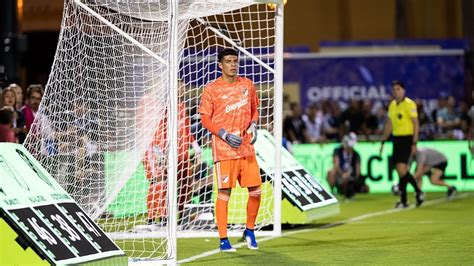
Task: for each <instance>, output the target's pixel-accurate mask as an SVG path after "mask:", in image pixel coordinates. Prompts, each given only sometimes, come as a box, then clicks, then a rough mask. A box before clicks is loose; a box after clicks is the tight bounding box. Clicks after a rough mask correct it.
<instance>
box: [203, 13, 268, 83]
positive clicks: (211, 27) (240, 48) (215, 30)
mask: <svg viewBox="0 0 474 266" xmlns="http://www.w3.org/2000/svg"><path fill="white" fill-rule="evenodd" d="M196 20H197V21H198V22H199V23H201V24H202V25H203V26H204V27H205V28H206V29H209V30H210V31H212V32H214V33H215V34H216V35H218V36H219V37H221V38H222V39H224V40H226V41H227V42H228V43H230V44H231V45H232V46H233V47H235V48H236V49H237V50H239V51H241V52H242V53H243V54H245V55H246V56H248V57H250V58H251V59H252V60H254V61H255V62H257V63H258V64H259V65H261V66H262V67H264V68H265V69H266V70H268V71H270V73H272V74H275V70H274V69H273V68H272V67H271V66H269V65H268V64H266V63H265V62H263V61H262V60H260V59H259V58H257V57H256V56H255V55H253V54H251V53H250V52H249V51H247V50H245V48H243V47H242V46H240V45H238V44H237V43H236V42H235V41H234V40H232V39H231V38H229V37H227V36H225V34H223V33H222V32H221V31H220V30H218V29H216V28H215V27H213V26H211V25H209V23H207V22H206V21H204V20H203V19H202V18H196Z"/></svg>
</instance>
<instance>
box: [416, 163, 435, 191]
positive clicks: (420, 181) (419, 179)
mask: <svg viewBox="0 0 474 266" xmlns="http://www.w3.org/2000/svg"><path fill="white" fill-rule="evenodd" d="M424 175H427V176H428V177H430V176H431V167H430V166H429V165H425V166H424V167H423V169H422V174H421V175H420V176H418V177H417V178H416V182H417V183H418V187H419V188H420V189H421V187H422V185H423V176H424Z"/></svg>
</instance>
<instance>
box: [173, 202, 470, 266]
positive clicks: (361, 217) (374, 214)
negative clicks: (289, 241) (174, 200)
mask: <svg viewBox="0 0 474 266" xmlns="http://www.w3.org/2000/svg"><path fill="white" fill-rule="evenodd" d="M473 195H474V194H472V193H459V194H458V195H455V196H454V197H453V198H451V199H446V198H439V199H434V200H430V201H425V202H423V205H422V207H419V208H423V207H424V206H431V205H437V204H441V203H445V202H450V201H453V200H458V199H464V198H467V197H471V196H473ZM415 208H418V207H415V206H414V205H411V206H410V207H408V208H401V209H388V210H383V211H377V212H371V213H366V214H363V215H359V216H356V217H353V218H349V219H346V220H342V221H338V222H334V223H330V224H326V225H323V226H320V227H316V228H309V229H301V230H294V231H290V232H286V233H283V234H281V235H280V236H270V237H265V238H261V239H259V240H258V242H259V243H261V242H266V241H269V240H272V239H275V238H279V237H284V236H290V235H294V234H300V233H306V232H312V231H317V230H322V229H327V228H331V227H336V226H340V225H344V224H350V223H355V222H358V221H361V220H365V219H368V218H372V217H377V216H383V215H386V214H392V213H396V212H401V211H406V210H411V209H415ZM246 245H247V243H245V242H242V243H238V244H236V245H232V246H233V247H234V248H241V247H244V246H246ZM220 252H221V251H220V249H214V250H210V251H207V252H204V253H201V254H198V255H195V256H192V257H189V258H186V259H182V260H179V261H177V263H178V264H183V263H187V262H192V261H195V260H198V259H202V258H205V257H209V256H212V255H215V254H218V253H220Z"/></svg>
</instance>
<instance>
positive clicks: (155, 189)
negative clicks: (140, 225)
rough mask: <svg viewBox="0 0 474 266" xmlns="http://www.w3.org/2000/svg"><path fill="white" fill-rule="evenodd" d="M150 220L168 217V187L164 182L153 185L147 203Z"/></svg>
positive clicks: (149, 190)
mask: <svg viewBox="0 0 474 266" xmlns="http://www.w3.org/2000/svg"><path fill="white" fill-rule="evenodd" d="M146 205H147V208H148V217H147V218H148V220H153V219H155V218H156V217H157V215H158V216H159V217H165V216H166V186H165V183H164V182H155V183H151V184H150V187H149V189H148V196H147V202H146Z"/></svg>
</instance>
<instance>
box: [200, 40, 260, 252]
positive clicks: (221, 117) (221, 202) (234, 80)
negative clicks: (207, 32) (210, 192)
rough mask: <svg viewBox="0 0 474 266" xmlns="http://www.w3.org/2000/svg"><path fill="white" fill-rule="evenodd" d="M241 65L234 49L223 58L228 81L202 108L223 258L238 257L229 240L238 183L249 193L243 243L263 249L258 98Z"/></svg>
mask: <svg viewBox="0 0 474 266" xmlns="http://www.w3.org/2000/svg"><path fill="white" fill-rule="evenodd" d="M238 62H239V58H238V53H237V51H236V50H234V49H230V48H227V49H224V50H222V51H221V52H220V53H219V54H218V66H219V68H220V69H221V71H222V75H221V76H220V77H219V78H217V79H216V80H214V81H213V82H211V83H209V84H208V85H207V86H206V87H205V89H204V91H203V93H202V96H201V105H200V107H199V112H200V114H201V122H202V124H203V126H204V127H206V128H207V129H208V130H209V131H211V132H212V133H213V135H212V154H213V160H214V174H215V175H216V177H217V183H218V189H219V190H218V194H217V201H216V216H217V217H216V218H217V228H218V231H219V237H220V246H219V247H220V249H221V251H223V252H235V251H236V250H235V249H234V248H233V247H232V245H231V244H230V242H229V240H228V238H227V214H228V203H229V199H230V195H231V191H232V188H234V187H235V184H236V181H239V184H240V186H241V187H246V188H247V189H248V191H249V198H248V202H247V222H246V229H245V231H244V233H243V239H244V240H245V241H246V242H247V247H248V248H249V249H258V245H257V241H256V240H255V235H254V226H255V220H256V218H257V213H258V209H259V207H260V197H261V193H262V189H261V184H262V181H261V178H260V170H259V167H258V164H257V160H256V158H255V150H254V147H253V144H254V143H255V141H256V139H257V121H258V110H257V107H258V97H257V92H256V89H255V86H254V84H253V82H252V81H251V80H249V79H247V78H244V77H239V76H238V75H237V70H238V68H239V65H238Z"/></svg>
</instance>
